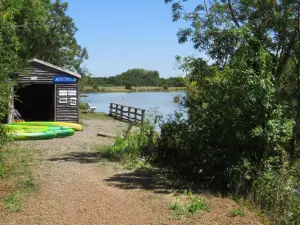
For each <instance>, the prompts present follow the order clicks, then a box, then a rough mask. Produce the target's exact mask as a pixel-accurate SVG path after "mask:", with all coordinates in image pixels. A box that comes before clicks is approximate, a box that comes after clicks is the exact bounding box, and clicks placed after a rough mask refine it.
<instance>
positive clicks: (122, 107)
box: [121, 106, 124, 120]
mask: <svg viewBox="0 0 300 225" xmlns="http://www.w3.org/2000/svg"><path fill="white" fill-rule="evenodd" d="M123 109H124V106H121V120H124V118H123Z"/></svg>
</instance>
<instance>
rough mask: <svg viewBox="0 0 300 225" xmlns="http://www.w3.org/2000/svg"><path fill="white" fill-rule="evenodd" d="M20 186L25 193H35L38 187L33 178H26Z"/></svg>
mask: <svg viewBox="0 0 300 225" xmlns="http://www.w3.org/2000/svg"><path fill="white" fill-rule="evenodd" d="M21 186H22V188H23V190H24V191H25V192H26V193H30V192H36V191H38V190H39V185H38V184H37V183H36V181H35V179H34V178H33V177H30V178H28V179H27V180H24V181H22V182H21Z"/></svg>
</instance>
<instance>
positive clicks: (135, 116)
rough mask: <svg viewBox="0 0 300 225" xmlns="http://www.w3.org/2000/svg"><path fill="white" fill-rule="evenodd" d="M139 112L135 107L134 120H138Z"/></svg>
mask: <svg viewBox="0 0 300 225" xmlns="http://www.w3.org/2000/svg"><path fill="white" fill-rule="evenodd" d="M137 112H138V110H137V109H136V108H135V109H134V122H135V123H136V122H137V121H138V119H137Z"/></svg>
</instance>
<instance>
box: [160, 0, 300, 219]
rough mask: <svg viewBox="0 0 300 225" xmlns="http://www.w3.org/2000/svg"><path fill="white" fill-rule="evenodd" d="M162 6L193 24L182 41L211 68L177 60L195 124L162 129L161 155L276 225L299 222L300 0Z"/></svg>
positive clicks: (182, 0)
mask: <svg viewBox="0 0 300 225" xmlns="http://www.w3.org/2000/svg"><path fill="white" fill-rule="evenodd" d="M165 2H166V3H171V4H172V12H173V21H177V20H179V19H184V20H186V21H189V22H190V27H188V28H185V29H180V30H179V32H178V34H177V35H178V40H179V43H185V42H187V41H191V42H192V43H193V45H194V48H195V49H197V50H199V51H201V52H203V53H205V54H206V56H207V57H208V58H209V61H210V65H208V63H207V60H204V59H195V58H191V57H186V58H183V59H182V58H180V57H179V58H178V59H179V60H180V61H179V62H180V63H179V65H180V67H181V68H182V69H183V70H184V71H185V72H186V73H187V78H188V81H189V83H188V92H187V98H186V101H185V105H186V106H187V107H188V109H189V117H188V119H187V120H186V121H182V120H177V118H175V119H174V118H173V119H170V120H169V122H167V123H165V124H164V125H163V126H162V131H161V138H160V140H159V144H158V145H159V148H158V157H159V158H161V159H163V160H164V164H165V165H170V166H172V167H173V168H175V170H177V171H179V172H181V173H183V174H184V175H185V176H187V174H188V175H189V177H193V178H194V179H197V180H200V179H201V180H202V181H203V183H204V184H209V186H210V187H211V188H212V187H213V188H216V189H218V190H220V189H221V190H226V191H230V192H231V193H233V192H234V193H238V194H243V195H246V196H247V195H248V196H252V197H253V196H255V197H254V198H253V200H254V201H255V203H256V204H258V205H260V206H261V208H262V209H263V210H266V211H268V213H269V215H270V214H273V215H276V216H273V217H272V218H271V219H272V222H273V223H274V224H293V223H295V224H297V223H299V222H300V218H299V207H298V206H297V205H299V204H300V202H299V198H297V197H296V196H297V194H296V192H295V190H296V189H297V187H299V182H298V181H299V179H300V173H299V169H298V168H299V164H300V162H299V156H300V145H299V143H300V140H299V137H300V92H299V85H300V83H299V82H300V64H299V63H300V23H299V21H300V3H299V1H296V0H287V1H271V0H270V1H247V0H246V1H244V0H212V1H210V2H209V4H207V2H206V1H205V0H204V4H200V5H198V6H195V9H194V10H193V11H191V12H188V11H186V8H185V4H186V3H187V2H188V0H165ZM288 190H289V191H288ZM297 199H298V200H297Z"/></svg>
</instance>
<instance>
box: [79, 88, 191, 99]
mask: <svg viewBox="0 0 300 225" xmlns="http://www.w3.org/2000/svg"><path fill="white" fill-rule="evenodd" d="M185 90H186V88H185V87H168V89H167V90H166V89H164V88H163V87H133V88H132V89H131V90H129V89H125V87H124V86H112V87H99V88H98V90H95V89H90V88H83V90H81V97H84V96H82V95H86V94H92V93H114V92H128V93H130V92H176V91H185Z"/></svg>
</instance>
